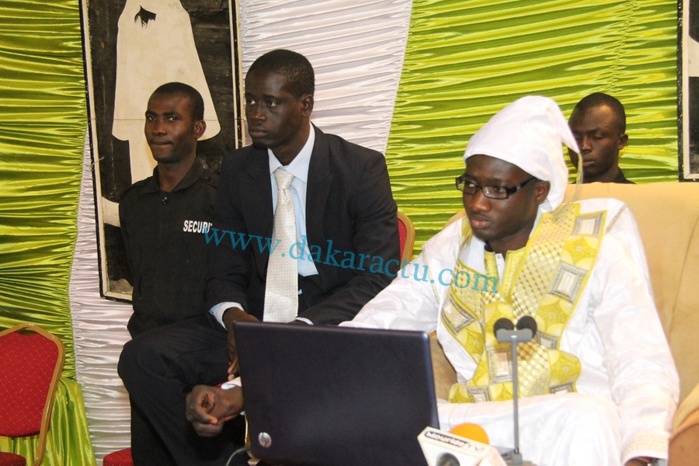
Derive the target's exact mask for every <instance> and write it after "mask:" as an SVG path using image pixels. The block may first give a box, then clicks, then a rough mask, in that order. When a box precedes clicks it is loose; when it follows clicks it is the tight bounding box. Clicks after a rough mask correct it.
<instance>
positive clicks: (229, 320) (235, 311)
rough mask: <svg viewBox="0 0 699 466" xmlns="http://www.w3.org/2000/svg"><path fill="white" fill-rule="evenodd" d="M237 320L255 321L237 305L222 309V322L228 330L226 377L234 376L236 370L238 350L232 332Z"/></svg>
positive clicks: (231, 377) (255, 320) (254, 318)
mask: <svg viewBox="0 0 699 466" xmlns="http://www.w3.org/2000/svg"><path fill="white" fill-rule="evenodd" d="M239 320H247V321H252V322H257V321H258V319H257V318H256V317H255V316H252V315H250V314H248V313H247V312H245V311H243V310H242V309H240V308H239V307H229V308H228V309H226V310H225V311H223V324H224V325H225V326H226V330H227V331H228V361H229V365H228V379H229V380H230V379H233V378H235V373H236V372H238V350H237V349H236V346H235V333H233V324H234V323H235V322H237V321H239Z"/></svg>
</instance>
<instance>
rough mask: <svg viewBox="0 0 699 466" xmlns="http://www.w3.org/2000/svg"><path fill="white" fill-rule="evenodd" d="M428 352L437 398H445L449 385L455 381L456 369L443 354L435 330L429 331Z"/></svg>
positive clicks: (447, 395) (447, 394)
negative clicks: (430, 358) (430, 357)
mask: <svg viewBox="0 0 699 466" xmlns="http://www.w3.org/2000/svg"><path fill="white" fill-rule="evenodd" d="M430 354H431V356H432V372H433V374H434V386H435V391H436V393H437V398H441V399H444V400H446V399H447V398H448V397H449V390H450V389H451V386H452V385H453V384H455V383H456V370H454V367H453V366H452V365H451V363H450V362H449V360H448V359H447V356H446V355H445V354H444V350H443V349H442V345H440V344H439V340H437V334H436V332H432V333H430Z"/></svg>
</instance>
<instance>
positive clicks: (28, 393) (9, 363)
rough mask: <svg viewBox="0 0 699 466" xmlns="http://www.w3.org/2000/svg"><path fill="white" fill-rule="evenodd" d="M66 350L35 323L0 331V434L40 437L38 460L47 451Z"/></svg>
mask: <svg viewBox="0 0 699 466" xmlns="http://www.w3.org/2000/svg"><path fill="white" fill-rule="evenodd" d="M64 360H65V347H64V346H63V343H61V341H60V340H59V339H58V338H57V337H56V336H54V335H51V334H50V333H49V332H47V331H46V330H44V329H42V328H41V327H39V326H37V325H34V324H28V323H25V324H20V325H17V326H15V327H12V328H10V329H7V330H3V331H1V332H0V410H2V416H0V435H2V436H5V437H22V436H27V435H37V434H38V435H39V438H38V441H37V447H36V461H35V462H34V464H40V463H41V460H42V459H43V456H44V451H45V448H46V434H47V431H48V427H49V423H50V421H51V411H52V409H53V400H54V396H55V394H56V386H57V384H58V379H59V378H60V375H61V372H62V370H63V362H64Z"/></svg>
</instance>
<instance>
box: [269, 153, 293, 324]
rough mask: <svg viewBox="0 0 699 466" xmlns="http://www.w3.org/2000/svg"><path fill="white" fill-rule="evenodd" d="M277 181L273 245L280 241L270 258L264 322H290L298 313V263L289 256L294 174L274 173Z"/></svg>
mask: <svg viewBox="0 0 699 466" xmlns="http://www.w3.org/2000/svg"><path fill="white" fill-rule="evenodd" d="M274 178H275V179H276V180H277V208H276V210H275V211H274V233H273V234H272V244H273V245H274V244H275V243H276V242H279V244H278V245H277V247H276V248H275V250H274V252H273V253H272V254H270V256H269V263H268V264H267V283H266V287H265V313H264V318H263V320H264V321H265V322H291V321H292V320H294V318H295V317H296V315H297V311H298V301H299V296H298V264H297V263H296V259H294V258H292V257H290V255H289V251H290V250H291V246H292V245H293V244H294V243H295V242H296V217H295V216H294V201H293V200H292V199H291V182H292V181H293V180H294V175H292V174H291V173H289V172H287V171H286V170H284V169H283V168H281V167H280V168H277V169H276V170H275V171H274Z"/></svg>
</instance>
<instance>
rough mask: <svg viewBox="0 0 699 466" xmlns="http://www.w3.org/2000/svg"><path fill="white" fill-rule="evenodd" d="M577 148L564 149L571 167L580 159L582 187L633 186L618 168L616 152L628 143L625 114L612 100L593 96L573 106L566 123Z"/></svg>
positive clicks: (599, 93) (576, 164)
mask: <svg viewBox="0 0 699 466" xmlns="http://www.w3.org/2000/svg"><path fill="white" fill-rule="evenodd" d="M568 124H569V125H570V129H571V131H572V132H573V136H575V140H576V141H577V143H578V147H579V148H580V151H579V153H578V152H576V151H574V150H573V149H570V148H568V155H569V156H570V161H571V163H572V164H573V166H574V167H577V168H578V169H579V168H580V167H579V165H578V164H579V159H580V157H582V173H583V183H594V182H602V183H633V181H629V180H627V179H626V177H625V176H624V173H623V172H622V171H621V168H619V151H621V150H622V149H623V148H624V147H626V145H627V144H628V142H629V137H628V136H627V135H626V112H625V111H624V106H623V105H622V104H621V102H619V100H617V99H616V98H614V97H612V96H610V95H607V94H604V93H602V92H595V93H594V94H590V95H588V96H587V97H584V98H583V99H582V100H580V102H578V103H577V104H576V105H575V108H574V109H573V113H571V115H570V119H569V120H568Z"/></svg>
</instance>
